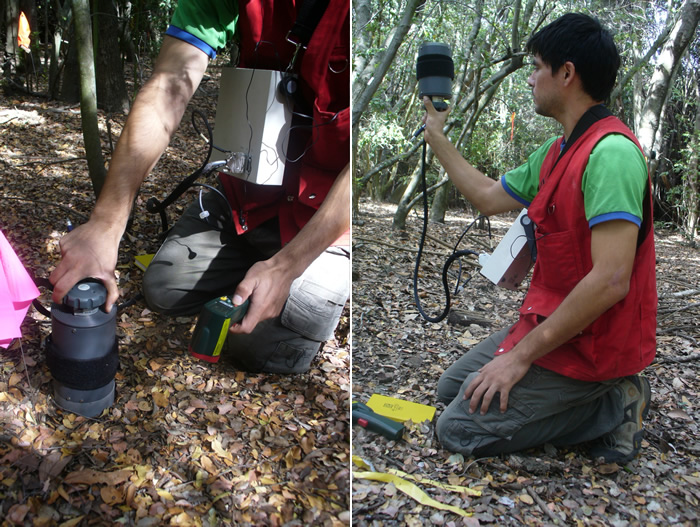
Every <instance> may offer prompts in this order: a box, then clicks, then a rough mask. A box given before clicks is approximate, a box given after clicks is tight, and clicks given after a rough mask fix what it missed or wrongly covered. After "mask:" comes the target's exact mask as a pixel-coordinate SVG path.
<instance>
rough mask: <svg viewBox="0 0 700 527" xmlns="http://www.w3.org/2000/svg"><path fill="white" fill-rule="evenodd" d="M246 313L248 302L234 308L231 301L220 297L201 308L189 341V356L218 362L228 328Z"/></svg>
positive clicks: (225, 297)
mask: <svg viewBox="0 0 700 527" xmlns="http://www.w3.org/2000/svg"><path fill="white" fill-rule="evenodd" d="M247 311H248V300H246V301H245V302H243V303H242V304H241V305H240V306H234V305H233V302H232V301H231V299H230V298H229V297H227V296H221V297H218V298H214V299H213V300H210V301H209V302H207V303H206V304H204V307H203V308H202V312H201V313H200V314H199V319H198V320H197V325H196V326H195V328H194V333H192V339H191V340H190V346H189V350H190V354H192V355H193V356H194V357H197V358H198V359H202V360H205V361H207V362H218V361H219V357H220V355H221V349H222V348H223V346H224V343H225V342H226V336H227V335H228V328H229V327H231V324H235V323H237V322H240V321H241V320H242V319H243V317H244V316H245V314H246V312H247Z"/></svg>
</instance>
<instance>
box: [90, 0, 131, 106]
mask: <svg viewBox="0 0 700 527" xmlns="http://www.w3.org/2000/svg"><path fill="white" fill-rule="evenodd" d="M95 27H97V28H99V41H98V43H97V60H96V71H97V102H98V104H99V106H100V108H102V109H103V110H105V111H107V112H124V113H126V112H128V111H129V96H128V95H127V92H126V80H125V78H124V67H123V65H122V61H121V55H120V53H119V23H118V19H117V8H116V7H115V5H114V2H113V0H100V2H96V3H95Z"/></svg>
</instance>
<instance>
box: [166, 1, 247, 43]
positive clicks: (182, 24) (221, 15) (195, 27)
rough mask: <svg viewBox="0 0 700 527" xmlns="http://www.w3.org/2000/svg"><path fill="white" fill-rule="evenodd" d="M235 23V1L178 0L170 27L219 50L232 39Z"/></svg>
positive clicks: (236, 18)
mask: <svg viewBox="0 0 700 527" xmlns="http://www.w3.org/2000/svg"><path fill="white" fill-rule="evenodd" d="M237 21H238V3H237V2H236V1H235V0H220V1H217V0H179V2H178V3H177V8H176V9H175V14H174V15H173V18H172V21H171V23H170V25H171V26H174V27H176V28H178V29H180V30H182V31H185V32H187V33H189V34H190V35H193V36H194V37H196V38H198V39H199V40H201V41H203V42H205V43H206V44H208V45H209V46H211V48H212V49H213V50H220V49H223V48H224V47H225V46H226V44H227V42H229V41H230V40H231V39H232V38H233V36H234V34H235V30H236V22H237ZM175 36H176V35H175Z"/></svg>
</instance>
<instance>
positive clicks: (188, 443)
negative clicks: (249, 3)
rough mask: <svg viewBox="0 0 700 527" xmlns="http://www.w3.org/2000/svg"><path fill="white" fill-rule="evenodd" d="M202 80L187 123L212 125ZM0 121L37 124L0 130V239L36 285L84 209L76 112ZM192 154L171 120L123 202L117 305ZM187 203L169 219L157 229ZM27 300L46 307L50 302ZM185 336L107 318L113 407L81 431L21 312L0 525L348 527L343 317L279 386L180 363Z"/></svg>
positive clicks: (129, 290) (125, 314)
mask: <svg viewBox="0 0 700 527" xmlns="http://www.w3.org/2000/svg"><path fill="white" fill-rule="evenodd" d="M211 73H212V77H207V78H206V79H205V81H204V82H203V83H202V86H201V87H200V89H199V90H198V92H197V94H196V95H195V98H194V100H193V101H194V102H193V104H191V106H190V109H191V108H192V107H193V106H194V107H197V108H199V109H201V110H202V111H204V112H205V113H206V115H207V116H208V118H209V120H210V122H211V123H212V124H213V122H214V115H215V105H216V97H217V91H216V86H217V84H218V83H217V82H216V77H217V76H218V70H217V69H216V68H213V72H211ZM2 107H3V108H2V110H3V111H5V110H7V111H9V110H21V111H23V112H26V113H27V114H31V115H34V114H35V113H36V114H38V116H39V117H40V118H41V119H39V120H34V121H27V120H26V119H15V120H13V121H12V122H10V123H8V124H7V125H6V126H4V127H3V128H2V129H0V136H1V140H0V174H1V178H0V187H1V188H0V196H2V200H3V213H2V217H1V219H0V228H2V230H3V232H4V233H5V235H6V236H7V238H8V239H9V240H10V243H11V244H12V245H13V247H14V248H15V250H16V252H17V253H18V255H19V256H20V259H21V260H22V262H23V263H24V265H25V267H27V268H28V269H29V270H30V272H32V273H33V274H34V275H35V276H39V277H48V276H49V274H50V272H51V270H52V269H53V268H54V267H55V265H56V264H57V262H58V258H59V255H60V250H59V246H58V242H59V240H60V237H61V235H62V234H63V233H64V232H65V228H66V220H68V219H70V220H71V222H72V223H73V224H75V225H77V224H79V223H81V222H83V221H85V219H86V218H87V217H88V216H89V214H90V211H91V208H92V203H93V201H94V198H93V193H92V188H91V183H90V180H89V177H88V175H87V166H86V163H85V161H84V159H81V158H84V155H85V154H84V150H83V147H82V134H81V130H80V113H79V109H78V108H77V107H68V106H65V105H63V104H61V103H58V102H55V101H54V102H46V101H42V100H39V99H31V98H26V97H22V98H19V97H16V98H9V99H4V100H3V103H2ZM186 118H187V119H189V111H188V113H187V114H186ZM105 119H106V116H104V115H101V116H100V130H101V131H102V133H103V137H102V144H103V146H106V145H109V144H110V141H109V138H108V137H107V130H108V129H109V130H111V133H112V135H113V140H114V141H116V137H118V134H119V132H120V130H121V127H122V126H123V122H124V119H125V117H124V116H122V115H111V116H109V119H110V123H109V124H110V126H109V127H107V126H106V120H105ZM205 153H206V148H205V145H204V144H203V142H202V140H201V138H200V137H199V136H198V135H197V134H196V133H195V132H194V131H193V129H192V126H191V125H190V124H189V122H186V121H185V120H183V123H182V125H181V126H180V128H179V129H178V131H177V132H176V135H175V137H174V138H173V141H172V142H171V145H170V146H169V147H168V149H167V150H166V153H165V154H164V155H163V157H162V158H161V160H160V161H159V163H158V165H157V166H156V168H155V170H154V172H153V174H152V175H151V176H150V177H149V178H148V179H147V181H146V182H145V183H144V185H143V186H142V189H141V192H140V194H139V197H138V198H137V201H136V203H135V206H134V213H133V215H132V220H131V222H130V225H129V227H128V230H127V233H126V234H125V236H124V239H123V241H122V245H121V248H120V254H119V262H118V268H117V272H118V277H119V286H120V290H121V298H120V302H123V301H124V300H129V299H130V298H133V297H134V296H135V295H136V294H137V293H138V292H139V289H140V274H141V271H140V270H139V269H137V268H136V266H135V265H134V264H133V261H134V257H135V256H136V255H138V254H145V253H152V252H155V250H157V248H158V245H159V236H160V232H159V231H160V220H159V218H158V217H157V216H154V215H151V214H148V213H147V212H146V211H145V201H146V200H147V199H148V198H149V197H151V196H156V197H158V198H159V199H162V198H163V197H164V196H165V195H167V193H168V192H169V191H170V190H171V189H172V188H174V187H175V186H176V185H177V183H178V182H179V181H180V179H181V178H184V177H185V176H186V175H188V174H189V173H191V172H192V171H193V170H194V169H195V168H197V167H198V166H199V165H200V164H201V162H202V157H203V156H204V155H205ZM106 157H108V155H107V156H106ZM193 197H196V195H192V194H190V195H186V196H185V197H183V198H181V199H180V200H179V201H178V202H176V203H175V204H174V205H173V206H172V207H170V210H169V211H168V214H169V218H170V221H171V223H172V221H174V220H175V219H177V217H178V215H179V213H180V212H181V211H182V210H183V209H184V207H185V206H186V205H187V204H188V202H189V200H191V199H193ZM40 300H41V302H42V303H43V304H44V305H45V306H47V307H48V305H49V303H50V292H48V291H43V294H42V297H41V298H40ZM195 323H196V317H178V318H175V319H172V318H168V317H163V316H160V315H158V314H156V313H153V312H151V311H149V310H148V309H147V308H146V307H145V305H144V304H143V302H136V303H135V304H134V305H131V306H129V307H126V308H125V309H123V310H121V311H120V313H119V315H118V320H117V326H118V327H117V333H118V339H119V350H120V369H119V371H118V373H117V375H116V397H115V403H114V405H113V406H112V407H110V408H109V409H106V410H105V411H104V412H103V413H102V415H100V416H99V417H97V418H93V419H89V418H84V417H80V416H76V415H75V414H72V413H70V412H66V411H64V410H62V409H60V408H58V407H57V406H56V405H55V404H54V402H53V398H52V388H51V376H50V373H49V371H48V368H47V367H46V364H45V360H44V357H45V351H44V348H43V346H44V342H45V339H46V337H47V336H48V334H49V333H50V331H51V326H50V321H49V320H48V319H47V318H46V317H44V316H43V315H41V314H40V313H38V312H37V311H36V310H34V309H30V312H29V315H28V316H27V317H26V319H25V322H24V324H23V326H22V330H23V338H22V339H21V340H20V341H16V342H15V344H14V345H13V346H12V348H11V349H9V350H6V351H4V350H3V351H0V427H1V428H0V524H1V525H3V526H5V525H35V526H43V525H60V526H62V527H69V526H78V525H112V524H115V525H118V524H124V525H137V526H149V525H181V526H189V525H193V526H199V525H202V526H208V525H243V524H256V525H311V524H313V525H344V524H345V525H346V524H348V523H349V520H350V517H349V509H350V503H349V495H350V491H349V485H350V471H349V464H350V455H349V454H350V445H349V433H350V430H349V428H350V425H349V386H350V381H349V368H350V352H349V337H348V331H349V310H348V308H346V312H345V313H344V314H343V317H342V319H341V324H340V325H339V327H338V329H337V331H336V335H335V338H334V339H333V340H331V341H328V342H326V343H325V345H324V346H323V348H322V350H321V352H319V355H318V357H317V359H316V360H315V361H314V362H313V364H312V367H311V370H310V371H309V372H308V373H305V374H298V375H290V376H282V375H265V374H247V373H244V372H241V371H236V370H235V369H234V368H233V367H232V366H231V365H230V364H228V363H227V362H226V360H225V358H224V359H222V360H221V361H220V362H219V363H216V364H209V363H204V362H202V361H199V360H197V359H195V358H193V357H191V356H190V355H189V353H188V351H187V345H188V342H189V338H190V336H191V334H192V330H193V328H194V325H195Z"/></svg>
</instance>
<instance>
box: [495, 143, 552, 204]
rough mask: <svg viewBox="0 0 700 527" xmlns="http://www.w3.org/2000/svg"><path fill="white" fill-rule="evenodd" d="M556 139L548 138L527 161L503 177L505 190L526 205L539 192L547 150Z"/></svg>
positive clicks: (502, 182) (502, 181) (502, 183)
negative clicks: (541, 171) (541, 172)
mask: <svg viewBox="0 0 700 527" xmlns="http://www.w3.org/2000/svg"><path fill="white" fill-rule="evenodd" d="M556 140H557V137H552V138H551V139H549V140H547V141H546V142H545V143H544V144H543V145H542V146H540V147H539V148H538V149H537V150H535V151H534V152H533V153H532V154H530V157H528V158H527V161H526V162H525V163H523V164H522V165H520V166H519V167H518V168H515V169H513V170H511V171H510V172H507V173H506V174H504V175H503V177H502V178H501V185H503V188H504V189H505V191H506V192H507V193H508V194H510V195H511V196H512V197H513V198H515V199H516V200H518V201H519V202H520V203H522V204H523V205H524V206H525V207H529V206H530V203H531V202H532V200H533V199H534V198H535V195H536V194H537V190H538V189H539V186H540V168H542V163H543V162H544V158H545V157H546V156H547V152H549V148H550V147H551V146H552V143H554V141H556Z"/></svg>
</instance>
